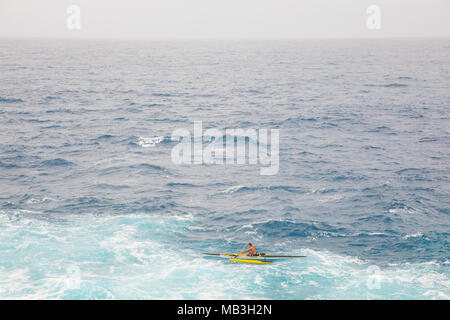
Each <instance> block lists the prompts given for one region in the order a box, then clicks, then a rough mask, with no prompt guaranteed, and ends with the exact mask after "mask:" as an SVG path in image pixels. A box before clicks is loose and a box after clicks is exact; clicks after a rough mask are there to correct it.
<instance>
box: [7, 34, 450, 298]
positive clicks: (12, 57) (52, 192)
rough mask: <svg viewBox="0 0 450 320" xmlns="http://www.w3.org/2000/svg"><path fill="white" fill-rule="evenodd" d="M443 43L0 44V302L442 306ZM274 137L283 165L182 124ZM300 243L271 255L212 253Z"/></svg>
mask: <svg viewBox="0 0 450 320" xmlns="http://www.w3.org/2000/svg"><path fill="white" fill-rule="evenodd" d="M449 57H450V40H449V39H433V40H420V39H409V40H408V39H397V40H396V39H391V40H326V41H325V40H320V41H319V40H305V41H302V40H297V41H288V40H283V41H232V40H230V41H206V40H205V41H137V40H136V41H106V40H105V41H103V40H86V41H82V40H74V41H69V40H13V39H9V40H8V39H3V40H0V124H1V131H0V298H3V299H5V298H6V299H15V298H25V299H41V298H46V299H60V298H62V299H73V298H75V299H97V298H101V299H144V298H145V299H147V298H149V299H162V298H164V299H216V298H220V299H237V298H241V299H255V298H258V299H259V298H260V299H334V298H339V299H354V298H362V299H367V298H368V299H402V298H406V299H448V298H449V297H450V278H449V275H450V272H449V230H450V228H449V227H450V219H449V204H450V200H449V199H450V197H449V189H450V188H449V187H450V183H449V167H450V153H449V150H450V149H449V147H450V135H449V130H450V126H449V125H450V122H449V110H450V90H449V89H450V64H449ZM195 121H202V123H203V127H204V128H205V129H207V128H218V129H219V130H222V131H225V130H226V129H228V128H242V129H248V128H254V129H269V130H270V129H278V130H279V148H280V150H279V171H278V173H277V174H275V175H269V176H264V175H261V174H260V167H258V166H257V165H251V164H244V165H237V164H223V165H219V164H216V165H214V164H192V165H177V164H175V163H174V162H173V161H172V159H171V150H172V149H173V148H174V146H175V145H176V143H175V142H173V141H172V139H171V135H172V133H173V132H174V130H177V129H180V128H186V129H188V130H192V129H193V124H194V122H195ZM248 241H251V242H253V244H255V246H256V248H257V249H258V250H259V251H261V252H266V253H272V254H294V255H306V256H307V258H301V259H292V260H287V261H282V262H277V263H274V264H271V265H247V264H238V263H232V262H228V261H227V260H225V259H214V258H205V257H203V256H202V253H203V252H237V251H239V250H240V249H242V247H243V245H244V244H245V243H246V242H248Z"/></svg>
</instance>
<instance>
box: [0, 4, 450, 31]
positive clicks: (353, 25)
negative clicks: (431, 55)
mask: <svg viewBox="0 0 450 320" xmlns="http://www.w3.org/2000/svg"><path fill="white" fill-rule="evenodd" d="M71 4H73V5H77V6H78V7H79V8H80V9H81V11H80V13H81V15H80V17H81V29H80V30H69V28H68V27H67V24H66V20H67V19H68V16H69V14H68V13H67V7H68V6H69V5H71ZM370 5H377V6H378V7H379V8H380V13H381V15H380V18H381V19H380V27H381V28H380V29H378V30H369V29H368V27H367V25H366V21H367V19H368V17H369V15H368V14H367V12H366V10H367V8H368V7H369V6H370ZM449 36H450V0H383V1H380V0H373V1H366V0H71V1H66V0H0V37H68V38H78V37H83V38H84V37H88V38H324V37H325V38H335V37H346V38H347V37H449Z"/></svg>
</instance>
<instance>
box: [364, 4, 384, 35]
mask: <svg viewBox="0 0 450 320" xmlns="http://www.w3.org/2000/svg"><path fill="white" fill-rule="evenodd" d="M366 13H367V14H368V15H369V17H368V18H367V21H366V26H367V29H369V30H379V29H380V28H381V9H380V7H379V6H377V5H375V4H373V5H371V6H369V7H367V10H366Z"/></svg>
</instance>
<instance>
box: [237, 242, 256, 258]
mask: <svg viewBox="0 0 450 320" xmlns="http://www.w3.org/2000/svg"><path fill="white" fill-rule="evenodd" d="M247 245H248V249H247V250H242V251H241V252H240V253H246V252H248V253H247V255H248V256H250V257H253V256H258V252H257V251H256V248H255V246H254V245H253V244H252V243H251V242H249V243H247Z"/></svg>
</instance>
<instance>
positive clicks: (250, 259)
mask: <svg viewBox="0 0 450 320" xmlns="http://www.w3.org/2000/svg"><path fill="white" fill-rule="evenodd" d="M204 255H207V256H215V257H220V258H226V259H228V260H229V261H231V262H241V263H254V264H268V263H273V262H274V261H278V260H284V259H286V258H306V256H283V255H270V254H264V253H261V254H259V255H257V256H248V255H246V254H241V253H204Z"/></svg>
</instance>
